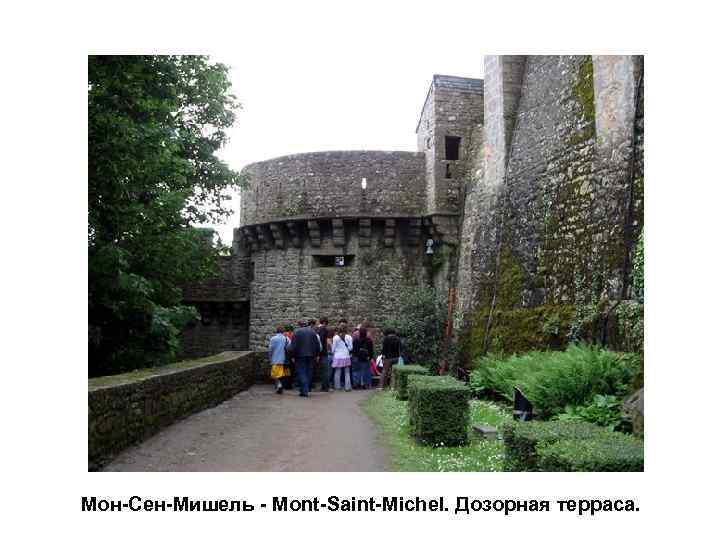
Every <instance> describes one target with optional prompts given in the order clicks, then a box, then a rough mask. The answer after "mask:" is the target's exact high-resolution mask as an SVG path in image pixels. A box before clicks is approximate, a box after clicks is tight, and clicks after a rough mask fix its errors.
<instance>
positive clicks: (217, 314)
mask: <svg viewBox="0 0 720 540" xmlns="http://www.w3.org/2000/svg"><path fill="white" fill-rule="evenodd" d="M185 304H187V305H191V306H194V307H195V308H196V309H197V310H198V312H199V313H200V320H199V321H195V322H192V323H190V324H189V325H188V326H186V327H185V328H184V329H183V332H182V334H181V336H180V342H181V348H180V351H179V352H178V358H201V357H203V356H210V355H213V354H217V353H219V352H222V351H246V350H248V349H249V347H248V344H249V333H250V327H249V324H250V302H193V301H185Z"/></svg>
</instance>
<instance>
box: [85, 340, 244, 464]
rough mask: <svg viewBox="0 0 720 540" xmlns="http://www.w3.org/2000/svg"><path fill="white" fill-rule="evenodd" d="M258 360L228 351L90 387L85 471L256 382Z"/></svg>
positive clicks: (96, 382) (116, 377)
mask: <svg viewBox="0 0 720 540" xmlns="http://www.w3.org/2000/svg"><path fill="white" fill-rule="evenodd" d="M256 364H257V355H256V354H255V353H252V352H247V351H246V352H237V351H228V352H223V353H221V354H218V355H216V356H212V357H209V358H201V359H199V360H192V361H187V362H178V363H175V364H169V365H167V366H163V367H159V368H153V369H146V370H140V371H135V372H131V373H124V374H121V375H113V376H110V377H100V378H96V379H90V380H89V381H88V469H89V470H97V469H99V468H100V467H101V466H102V465H103V464H104V463H106V462H107V461H109V460H110V459H111V458H112V457H113V456H115V455H116V454H117V453H118V452H120V451H121V450H123V449H124V448H126V447H128V446H130V445H132V444H136V443H138V442H140V441H142V440H144V439H147V438H148V437H150V436H151V435H153V434H154V433H156V432H157V431H159V430H160V429H161V428H163V427H165V426H168V425H170V424H172V423H174V422H176V421H178V420H180V419H181V418H184V417H185V416H188V415H190V414H193V413H196V412H198V411H201V410H203V409H206V408H208V407H213V406H215V405H217V404H219V403H221V402H222V401H225V400H226V399H229V398H231V397H232V396H234V395H235V394H237V393H238V392H241V391H243V390H246V389H247V388H249V387H250V386H251V385H252V384H253V382H254V381H255V372H256V370H257V366H256Z"/></svg>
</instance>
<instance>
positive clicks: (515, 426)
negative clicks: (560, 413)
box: [501, 420, 642, 471]
mask: <svg viewBox="0 0 720 540" xmlns="http://www.w3.org/2000/svg"><path fill="white" fill-rule="evenodd" d="M501 433H502V438H503V443H504V444H505V470H507V471H546V470H549V471H630V470H642V442H641V441H640V440H638V439H636V438H635V437H633V436H631V435H625V434H623V433H610V432H608V431H607V430H605V429H603V428H601V427H599V426H596V425H594V424H590V423H587V422H578V421H560V420H558V421H552V422H539V421H533V422H508V423H506V424H504V425H503V426H502V428H501ZM638 467H640V469H638Z"/></svg>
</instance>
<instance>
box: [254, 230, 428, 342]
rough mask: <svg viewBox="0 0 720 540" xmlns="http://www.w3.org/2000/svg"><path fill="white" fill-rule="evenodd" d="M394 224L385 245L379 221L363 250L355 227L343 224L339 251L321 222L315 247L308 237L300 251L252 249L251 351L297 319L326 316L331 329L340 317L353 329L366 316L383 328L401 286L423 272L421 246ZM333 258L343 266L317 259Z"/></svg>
mask: <svg viewBox="0 0 720 540" xmlns="http://www.w3.org/2000/svg"><path fill="white" fill-rule="evenodd" d="M398 225H399V227H398V230H397V233H396V234H397V239H396V240H395V241H394V243H393V245H392V246H389V247H388V246H386V245H385V238H386V237H385V231H386V229H385V226H384V224H383V223H382V222H378V223H373V225H372V227H371V237H370V238H369V240H370V242H369V245H367V246H360V245H359V244H360V237H359V232H360V231H359V224H358V223H347V224H346V227H345V228H346V231H345V234H346V244H345V246H343V247H342V248H339V247H336V246H335V245H334V243H333V236H332V230H331V227H330V225H329V224H324V225H323V226H322V227H321V229H322V231H321V235H322V238H321V241H320V243H319V244H320V245H319V246H318V247H313V246H312V245H311V244H310V242H309V241H308V240H307V239H306V240H305V241H303V242H302V244H301V245H300V246H299V247H294V246H292V245H288V246H287V247H285V248H284V249H277V248H274V247H272V248H270V249H260V250H258V251H253V253H252V261H253V265H254V279H253V281H252V284H251V290H252V296H251V317H250V328H251V332H250V342H249V345H250V348H251V349H252V350H259V349H262V348H264V347H265V346H266V340H267V338H268V337H269V336H270V335H272V334H273V333H274V328H275V326H276V325H277V324H286V323H292V324H293V325H294V324H296V322H297V321H298V320H299V319H301V318H308V317H314V318H316V319H317V318H319V317H321V316H326V317H328V318H329V319H330V325H331V326H334V325H336V324H337V321H338V320H339V319H340V318H343V317H344V318H346V319H347V320H348V321H349V323H350V324H351V325H355V324H358V323H359V322H360V321H362V319H364V318H367V319H369V320H370V324H371V326H372V327H375V328H378V327H379V328H381V327H382V326H383V325H384V324H385V321H386V320H387V318H388V316H391V315H393V314H394V313H395V311H396V309H397V298H398V292H399V288H400V287H401V286H402V285H405V284H413V283H417V282H419V281H421V280H422V279H423V276H424V272H425V269H424V267H423V263H422V261H423V259H422V257H423V256H422V246H421V245H420V244H419V242H418V243H417V245H415V246H410V245H408V243H407V229H406V227H405V226H404V225H402V224H398ZM363 238H364V239H366V240H367V237H363ZM335 254H344V255H345V260H346V264H347V266H345V267H336V266H322V265H321V264H322V262H321V261H320V260H319V258H321V257H328V256H329V257H332V256H334V255H335Z"/></svg>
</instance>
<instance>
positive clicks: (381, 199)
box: [240, 151, 425, 225]
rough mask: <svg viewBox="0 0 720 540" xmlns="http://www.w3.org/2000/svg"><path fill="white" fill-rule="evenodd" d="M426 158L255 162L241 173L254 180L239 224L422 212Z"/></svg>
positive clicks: (355, 154)
mask: <svg viewBox="0 0 720 540" xmlns="http://www.w3.org/2000/svg"><path fill="white" fill-rule="evenodd" d="M424 159H425V158H424V156H423V155H422V154H420V153H415V152H371V151H368V152H362V151H347V152H317V153H310V154H296V155H292V156H285V157H280V158H276V159H271V160H269V161H262V162H258V163H253V164H251V165H248V166H247V167H246V168H245V169H243V170H244V171H245V172H247V173H249V174H250V176H251V181H250V187H248V188H247V189H246V190H245V191H244V192H243V194H242V197H241V214H240V222H241V224H243V225H247V224H259V223H268V222H272V221H282V220H287V219H306V218H308V217H316V218H317V217H352V216H415V215H419V214H422V212H423V210H424V207H425V190H424V175H425V170H424V167H425V164H424ZM363 178H365V179H366V185H367V189H365V190H363V189H362V187H361V181H362V179H363Z"/></svg>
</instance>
